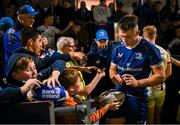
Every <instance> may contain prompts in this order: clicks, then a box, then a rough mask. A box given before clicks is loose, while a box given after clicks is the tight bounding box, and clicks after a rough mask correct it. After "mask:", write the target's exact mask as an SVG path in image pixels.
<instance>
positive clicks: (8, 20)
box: [0, 17, 14, 27]
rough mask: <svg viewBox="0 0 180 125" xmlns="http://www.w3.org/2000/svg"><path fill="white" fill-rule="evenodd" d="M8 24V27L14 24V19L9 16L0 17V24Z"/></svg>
mask: <svg viewBox="0 0 180 125" xmlns="http://www.w3.org/2000/svg"><path fill="white" fill-rule="evenodd" d="M5 24H9V25H10V27H11V26H13V25H14V21H13V20H12V19H11V18H10V17H2V18H1V19H0V26H2V25H5Z"/></svg>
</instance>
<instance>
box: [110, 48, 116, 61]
mask: <svg viewBox="0 0 180 125" xmlns="http://www.w3.org/2000/svg"><path fill="white" fill-rule="evenodd" d="M116 58H117V51H116V48H114V49H113V50H112V54H111V64H116V63H117V61H116V60H117V59H116Z"/></svg>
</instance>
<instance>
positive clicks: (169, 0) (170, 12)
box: [162, 0, 180, 21]
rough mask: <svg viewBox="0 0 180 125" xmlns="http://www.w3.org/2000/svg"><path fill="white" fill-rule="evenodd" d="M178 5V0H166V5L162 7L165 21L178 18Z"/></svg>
mask: <svg viewBox="0 0 180 125" xmlns="http://www.w3.org/2000/svg"><path fill="white" fill-rule="evenodd" d="M178 11H179V5H178V0H166V5H165V6H164V7H163V8H162V13H163V15H164V18H165V21H175V20H178V19H180V15H179V18H178Z"/></svg>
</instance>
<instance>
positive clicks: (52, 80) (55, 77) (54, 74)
mask: <svg viewBox="0 0 180 125" xmlns="http://www.w3.org/2000/svg"><path fill="white" fill-rule="evenodd" d="M59 75H60V72H59V71H53V72H52V73H51V76H50V77H49V78H48V79H46V80H44V81H43V82H42V83H43V84H47V86H48V87H49V88H51V86H52V87H55V86H56V85H59V86H60V82H59V80H58V78H59Z"/></svg>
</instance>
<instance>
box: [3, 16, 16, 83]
mask: <svg viewBox="0 0 180 125" xmlns="http://www.w3.org/2000/svg"><path fill="white" fill-rule="evenodd" d="M13 25H14V21H13V20H12V19H11V18H10V17H2V18H1V19H0V81H3V78H5V73H4V44H3V41H4V40H3V37H4V34H5V32H6V30H7V29H9V28H10V27H12V26H13Z"/></svg>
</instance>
